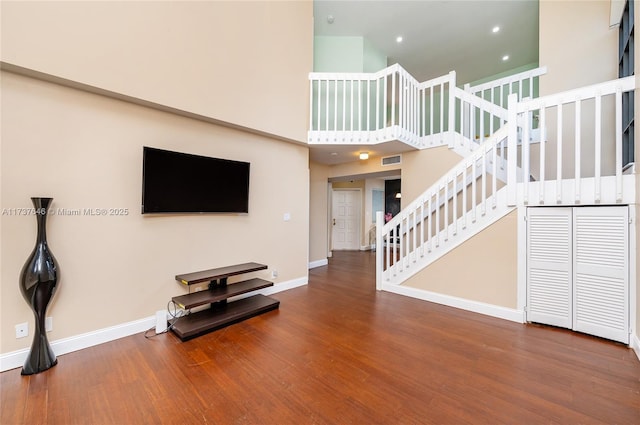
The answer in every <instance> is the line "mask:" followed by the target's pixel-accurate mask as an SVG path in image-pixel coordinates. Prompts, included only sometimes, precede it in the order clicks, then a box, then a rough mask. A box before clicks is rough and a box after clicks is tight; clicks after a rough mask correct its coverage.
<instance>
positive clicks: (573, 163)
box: [508, 76, 635, 205]
mask: <svg viewBox="0 0 640 425" xmlns="http://www.w3.org/2000/svg"><path fill="white" fill-rule="evenodd" d="M634 88H635V77H633V76H632V77H627V78H621V79H617V80H612V81H607V82H604V83H600V84H595V85H592V86H587V87H583V88H579V89H575V90H570V91H566V92H562V93H558V94H554V95H550V96H544V97H540V98H537V99H529V100H526V99H525V100H522V101H520V102H518V101H517V97H516V96H515V95H511V96H510V98H509V102H510V105H509V115H510V118H509V123H510V124H511V123H514V124H515V123H517V125H513V126H510V133H509V142H508V150H509V152H518V155H517V156H516V155H510V156H509V162H510V164H509V166H508V168H509V172H512V173H513V172H514V170H515V168H516V165H517V166H520V167H521V168H522V170H523V172H522V174H523V175H525V176H531V178H525V179H522V180H519V179H518V178H517V176H516V175H515V174H513V175H509V176H508V186H509V198H508V199H509V203H510V205H516V204H517V203H523V204H581V203H604V202H606V203H617V202H621V201H622V199H623V193H624V187H623V178H622V177H623V174H622V130H623V129H622V93H624V92H628V91H632V90H634ZM532 129H533V130H536V129H538V131H539V132H540V134H541V143H540V144H539V145H536V146H534V145H531V144H530V143H524V142H522V143H521V144H520V145H519V144H518V132H521V133H522V135H523V137H522V140H525V141H528V140H530V138H529V135H528V133H529V132H530V131H532ZM613 176H615V180H614V185H615V190H613V191H606V192H603V191H602V183H603V178H605V177H613ZM569 180H571V181H572V184H571V185H567V183H566V182H567V181H569ZM516 182H518V183H521V188H520V189H519V186H518V185H517V184H515V183H516ZM533 190H535V196H533V194H532V191H533Z"/></svg>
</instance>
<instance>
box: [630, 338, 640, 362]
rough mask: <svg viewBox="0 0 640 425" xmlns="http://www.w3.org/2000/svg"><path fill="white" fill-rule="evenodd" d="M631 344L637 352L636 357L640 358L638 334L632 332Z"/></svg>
mask: <svg viewBox="0 0 640 425" xmlns="http://www.w3.org/2000/svg"><path fill="white" fill-rule="evenodd" d="M629 345H630V346H631V348H633V351H634V352H635V353H636V357H638V360H640V338H638V335H636V334H631V343H630V344H629Z"/></svg>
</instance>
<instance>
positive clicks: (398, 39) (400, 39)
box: [396, 35, 402, 43]
mask: <svg viewBox="0 0 640 425" xmlns="http://www.w3.org/2000/svg"><path fill="white" fill-rule="evenodd" d="M396 43H402V36H401V35H399V36H397V37H396Z"/></svg>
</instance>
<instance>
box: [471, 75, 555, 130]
mask: <svg viewBox="0 0 640 425" xmlns="http://www.w3.org/2000/svg"><path fill="white" fill-rule="evenodd" d="M546 73H547V67H546V66H542V67H539V68H536V69H531V70H529V71H524V72H520V73H518V74H513V75H509V76H508V77H504V78H498V79H496V80H492V81H489V82H486V83H482V84H477V85H475V86H471V85H470V84H465V86H464V90H465V91H466V92H468V93H471V94H473V95H475V96H478V97H480V98H482V99H484V100H488V101H489V102H491V103H493V104H495V105H498V106H502V107H503V108H506V107H507V102H508V98H509V95H511V94H516V95H517V97H518V100H522V99H524V98H527V97H528V98H531V99H533V98H536V97H538V95H537V86H538V80H539V77H540V76H541V75H544V74H546ZM502 124H503V123H500V125H498V127H496V128H499V127H502ZM491 133H493V131H491Z"/></svg>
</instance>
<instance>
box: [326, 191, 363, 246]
mask: <svg viewBox="0 0 640 425" xmlns="http://www.w3.org/2000/svg"><path fill="white" fill-rule="evenodd" d="M329 189H330V190H329V198H330V199H329V208H327V210H328V211H327V224H328V226H329V229H330V230H329V232H327V233H328V236H329V245H328V246H329V257H331V256H332V255H333V193H334V192H346V191H349V192H358V214H357V217H358V222H357V228H358V248H357V249H358V251H359V250H361V247H362V189H361V188H359V187H344V188H335V189H334V188H333V187H331V183H329Z"/></svg>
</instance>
